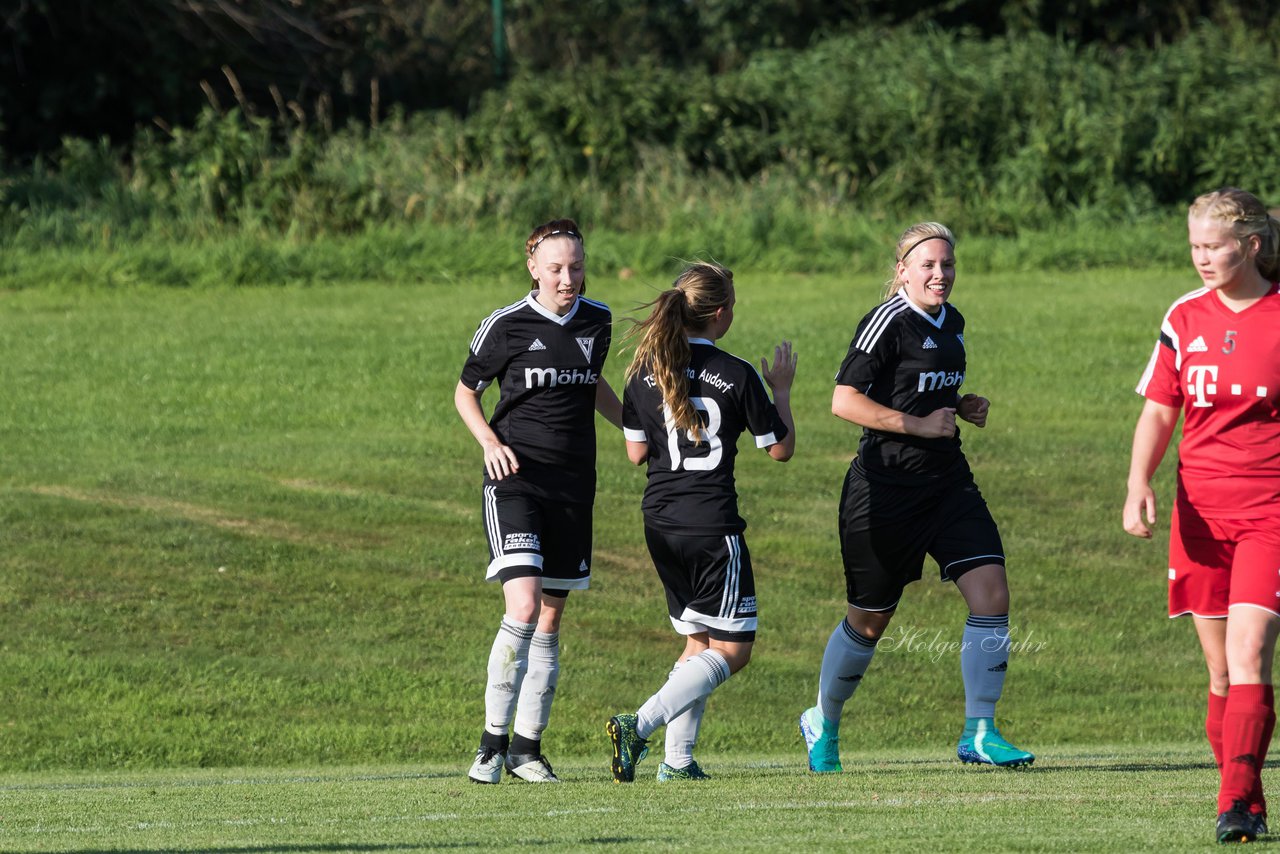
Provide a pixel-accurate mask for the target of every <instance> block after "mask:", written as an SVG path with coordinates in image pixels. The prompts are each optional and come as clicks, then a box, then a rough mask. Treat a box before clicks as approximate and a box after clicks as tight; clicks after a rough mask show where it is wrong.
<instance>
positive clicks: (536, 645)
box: [515, 631, 560, 741]
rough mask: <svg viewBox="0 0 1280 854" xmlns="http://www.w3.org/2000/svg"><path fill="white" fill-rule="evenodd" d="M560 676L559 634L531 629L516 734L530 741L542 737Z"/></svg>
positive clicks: (518, 706) (517, 711) (517, 712)
mask: <svg viewBox="0 0 1280 854" xmlns="http://www.w3.org/2000/svg"><path fill="white" fill-rule="evenodd" d="M559 679H560V633H559V632H550V633H544V632H536V631H535V632H534V633H533V639H532V641H530V643H529V671H528V672H527V673H525V675H524V684H522V685H521V686H520V700H519V702H517V703H516V724H515V733H516V735H521V736H524V737H525V738H527V739H529V740H531V741H537V740H538V739H540V738H541V737H542V731H543V730H544V729H546V728H547V721H549V720H550V719H551V701H552V700H554V699H555V696H556V682H558V681H559Z"/></svg>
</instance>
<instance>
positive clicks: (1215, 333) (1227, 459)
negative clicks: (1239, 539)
mask: <svg viewBox="0 0 1280 854" xmlns="http://www.w3.org/2000/svg"><path fill="white" fill-rule="evenodd" d="M1137 391H1138V393H1139V394H1141V395H1144V396H1145V397H1147V398H1148V399H1149V400H1154V401H1155V402H1156V403H1162V404H1164V405H1165V406H1172V407H1176V408H1180V409H1182V412H1183V423H1182V443H1181V444H1180V445H1179V446H1178V501H1179V502H1180V503H1182V504H1184V505H1189V507H1190V508H1194V512H1197V513H1199V514H1200V515H1201V516H1203V517H1204V518H1207V519H1252V518H1258V517H1262V516H1278V515H1280V285H1277V284H1272V286H1271V290H1270V291H1269V292H1268V293H1267V295H1266V296H1264V297H1263V298H1262V299H1260V300H1258V301H1257V302H1256V303H1254V304H1253V305H1251V306H1249V307H1248V308H1247V309H1245V310H1244V311H1241V312H1239V313H1237V312H1233V311H1232V310H1231V309H1229V308H1227V307H1226V306H1225V305H1223V303H1222V300H1220V299H1219V298H1218V295H1217V294H1215V293H1213V292H1212V291H1210V290H1209V289H1207V288H1200V289H1198V290H1194V291H1192V292H1191V293H1189V294H1187V295H1185V296H1183V297H1182V298H1181V299H1179V300H1178V301H1177V302H1175V303H1174V304H1173V306H1172V307H1171V308H1170V309H1169V312H1168V313H1167V314H1166V315H1165V317H1164V322H1163V323H1162V324H1161V325H1160V340H1159V341H1158V342H1157V343H1156V347H1155V352H1154V353H1152V354H1151V360H1150V361H1149V362H1148V363H1147V369H1146V371H1145V372H1144V373H1143V374H1142V379H1141V380H1140V381H1139V382H1138V388H1137Z"/></svg>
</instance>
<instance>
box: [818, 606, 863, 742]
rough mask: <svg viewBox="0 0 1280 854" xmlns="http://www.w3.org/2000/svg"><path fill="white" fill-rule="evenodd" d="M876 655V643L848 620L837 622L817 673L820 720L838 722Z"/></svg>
mask: <svg viewBox="0 0 1280 854" xmlns="http://www.w3.org/2000/svg"><path fill="white" fill-rule="evenodd" d="M875 654H876V642H875V641H873V640H871V639H870V638H867V637H863V636H862V635H860V634H858V632H857V630H856V629H854V628H853V626H851V625H849V621H848V620H841V621H840V625H838V626H836V630H835V631H834V632H832V633H831V639H830V640H828V641H827V649H826V652H824V653H823V654H822V670H821V671H820V672H819V674H818V710H819V711H821V712H822V717H823V718H825V719H826V720H829V721H832V722H833V723H839V721H840V715H841V714H842V713H843V711H844V704H845V702H847V701H848V699H849V698H850V697H852V696H853V692H854V691H856V690H858V684H859V683H860V682H861V681H862V675H863V674H864V673H866V672H867V667H869V666H870V665H871V658H872V656H874V655H875Z"/></svg>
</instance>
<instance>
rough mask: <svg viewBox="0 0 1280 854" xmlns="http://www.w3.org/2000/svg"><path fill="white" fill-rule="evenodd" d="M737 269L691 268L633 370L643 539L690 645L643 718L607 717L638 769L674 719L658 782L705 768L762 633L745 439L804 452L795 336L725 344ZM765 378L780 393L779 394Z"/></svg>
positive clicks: (627, 420)
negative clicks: (713, 724) (743, 463)
mask: <svg viewBox="0 0 1280 854" xmlns="http://www.w3.org/2000/svg"><path fill="white" fill-rule="evenodd" d="M734 298H735V297H734V288H733V273H731V272H730V271H729V270H727V269H725V268H724V267H721V266H718V265H716V264H707V263H700V264H694V265H692V266H690V267H689V268H688V269H686V270H685V271H684V272H683V273H681V275H680V277H679V278H678V279H676V281H675V285H674V286H673V287H671V288H670V289H668V290H666V291H664V292H663V293H662V294H661V295H659V297H658V298H657V299H656V300H654V301H653V302H652V303H651V304H650V305H651V306H652V311H651V312H650V314H649V317H648V318H647V319H646V320H644V321H643V322H641V323H639V324H638V326H637V327H636V330H635V333H636V334H639V336H640V340H639V342H638V344H637V345H636V352H635V358H634V359H633V360H632V362H631V365H630V366H629V367H628V368H627V384H626V389H625V391H624V393H623V416H622V423H623V433H624V435H625V436H626V440H627V456H628V457H629V458H630V459H631V462H633V463H635V464H636V465H640V464H641V463H643V462H646V461H647V462H648V464H649V468H648V483H647V486H646V487H645V492H644V501H643V503H642V505H641V509H642V511H643V513H644V533H645V541H646V542H647V543H648V546H649V554H650V555H651V556H652V558H653V563H654V566H655V568H656V569H657V571H658V576H659V578H661V579H662V584H663V587H664V588H665V589H666V594H667V610H668V613H669V614H670V617H671V625H672V626H673V627H674V628H675V630H676V632H677V633H678V634H680V635H683V636H684V638H685V648H684V651H683V652H682V653H681V654H680V657H679V659H677V661H676V664H675V667H674V668H672V670H671V673H670V675H669V677H668V678H667V681H666V684H664V685H663V686H662V688H661V689H659V691H658V692H657V693H656V694H654V695H653V696H652V697H650V698H649V699H648V700H646V701H645V703H644V704H643V705H642V706H641V707H640V709H639V710H638V711H637V712H636V713H635V714H619V715H615V716H614V717H612V718H610V720H609V723H608V726H607V727H606V730H607V732H608V733H609V737H610V740H611V741H612V744H613V759H612V766H611V770H612V772H613V778H614V780H616V781H617V782H620V783H629V782H631V781H632V780H634V779H635V766H636V764H637V763H638V762H639V761H640V760H641V759H642V758H643V757H644V756H645V755H646V753H647V752H648V746H647V740H648V739H649V737H650V736H651V735H652V734H653V733H654V732H655V731H656V730H657V729H658V728H659V727H661V726H663V725H664V724H665V725H666V728H667V729H666V756H665V757H664V759H663V761H662V763H661V764H659V766H658V774H657V776H658V780H659V781H663V782H666V781H680V780H703V779H706V778H707V777H708V775H707V774H706V773H704V772H703V771H702V769H701V768H700V767H699V766H698V763H697V762H695V761H694V759H693V748H694V744H695V743H696V741H697V738H698V727H699V725H700V724H701V722H702V713H703V709H704V708H705V707H706V700H707V696H708V695H709V694H710V693H711V692H712V691H713V690H715V689H716V688H717V687H718V686H719V685H720V684H721V683H723V682H724V681H725V680H726V679H728V678H729V676H730V674H732V673H736V672H738V671H739V670H741V669H742V668H743V667H745V666H746V665H747V662H748V660H749V659H750V658H751V646H752V643H753V642H754V640H755V634H756V591H755V579H754V577H753V575H752V571H751V554H750V552H749V551H748V550H747V543H746V540H745V539H743V536H742V532H743V529H745V528H746V522H745V521H743V519H742V517H741V516H740V515H739V514H738V494H737V491H736V489H735V487H734V479H733V465H734V458H735V456H736V455H737V453H738V448H737V442H738V437H739V436H740V435H742V433H744V432H747V433H750V435H751V436H752V437H753V438H754V439H755V444H756V447H758V448H764V449H766V450H767V451H768V453H769V456H771V457H772V458H773V459H775V460H778V461H779V462H786V461H787V460H789V459H790V458H791V455H792V453H794V451H795V443H796V439H795V423H794V421H793V419H792V417H791V404H790V395H791V382H792V380H793V379H794V377H795V368H796V358H795V356H794V355H793V354H792V352H791V343H790V342H789V341H783V342H782V343H781V344H779V345H778V346H777V347H776V348H775V349H774V359H773V365H772V366H769V365H768V364H766V362H765V360H763V359H762V360H761V362H760V368H761V371H762V372H763V373H764V381H763V382H762V381H761V378H760V374H758V373H756V370H755V368H754V367H752V365H751V364H750V363H749V362H745V361H743V360H742V359H739V358H738V357H737V356H732V355H730V354H728V353H726V352H724V351H723V350H720V349H719V348H717V347H716V346H715V343H714V342H715V341H716V340H717V339H719V338H721V337H722V336H724V334H725V333H726V332H728V331H729V326H730V325H731V324H732V323H733V305H734ZM765 382H767V383H768V384H769V386H770V387H771V388H772V389H773V395H774V399H773V400H772V401H770V399H769V393H768V392H767V391H766V390H765Z"/></svg>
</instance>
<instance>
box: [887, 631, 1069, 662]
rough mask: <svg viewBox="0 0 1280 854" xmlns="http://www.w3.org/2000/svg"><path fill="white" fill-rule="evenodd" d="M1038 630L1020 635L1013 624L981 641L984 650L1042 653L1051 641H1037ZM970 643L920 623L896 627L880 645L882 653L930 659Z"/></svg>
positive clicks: (957, 650) (952, 652) (949, 653)
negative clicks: (1034, 636) (908, 654)
mask: <svg viewBox="0 0 1280 854" xmlns="http://www.w3.org/2000/svg"><path fill="white" fill-rule="evenodd" d="M1034 634H1035V632H1034V631H1028V632H1027V633H1026V634H1025V636H1021V637H1020V636H1019V632H1018V629H1017V628H1016V627H1014V626H1010V627H1009V629H1008V631H1006V632H1001V633H999V634H997V635H996V636H995V637H988V638H984V639H983V640H982V641H980V643H981V644H982V645H983V649H984V651H987V652H995V651H997V650H1003V651H1004V652H1007V653H1009V654H1011V655H1019V654H1023V655H1025V654H1026V653H1031V652H1041V651H1043V650H1044V649H1045V648H1046V647H1047V646H1048V645H1049V644H1048V642H1046V641H1042V640H1033V639H1032V638H1033V635H1034ZM968 643H970V642H969V641H965V640H963V639H961V638H957V637H956V636H955V635H954V634H953V633H951V632H945V631H944V630H942V629H924V628H920V627H918V626H893V627H891V628H890V629H889V631H887V632H885V634H884V635H883V636H882V637H881V638H880V642H879V643H878V644H877V645H876V646H877V648H878V649H879V651H881V652H906V653H913V654H920V655H927V656H929V660H930V661H939V660H940V659H942V658H944V657H947V656H952V655H959V654H960V651H961V650H963V649H964V648H965V646H966V645H967V644H968Z"/></svg>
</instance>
